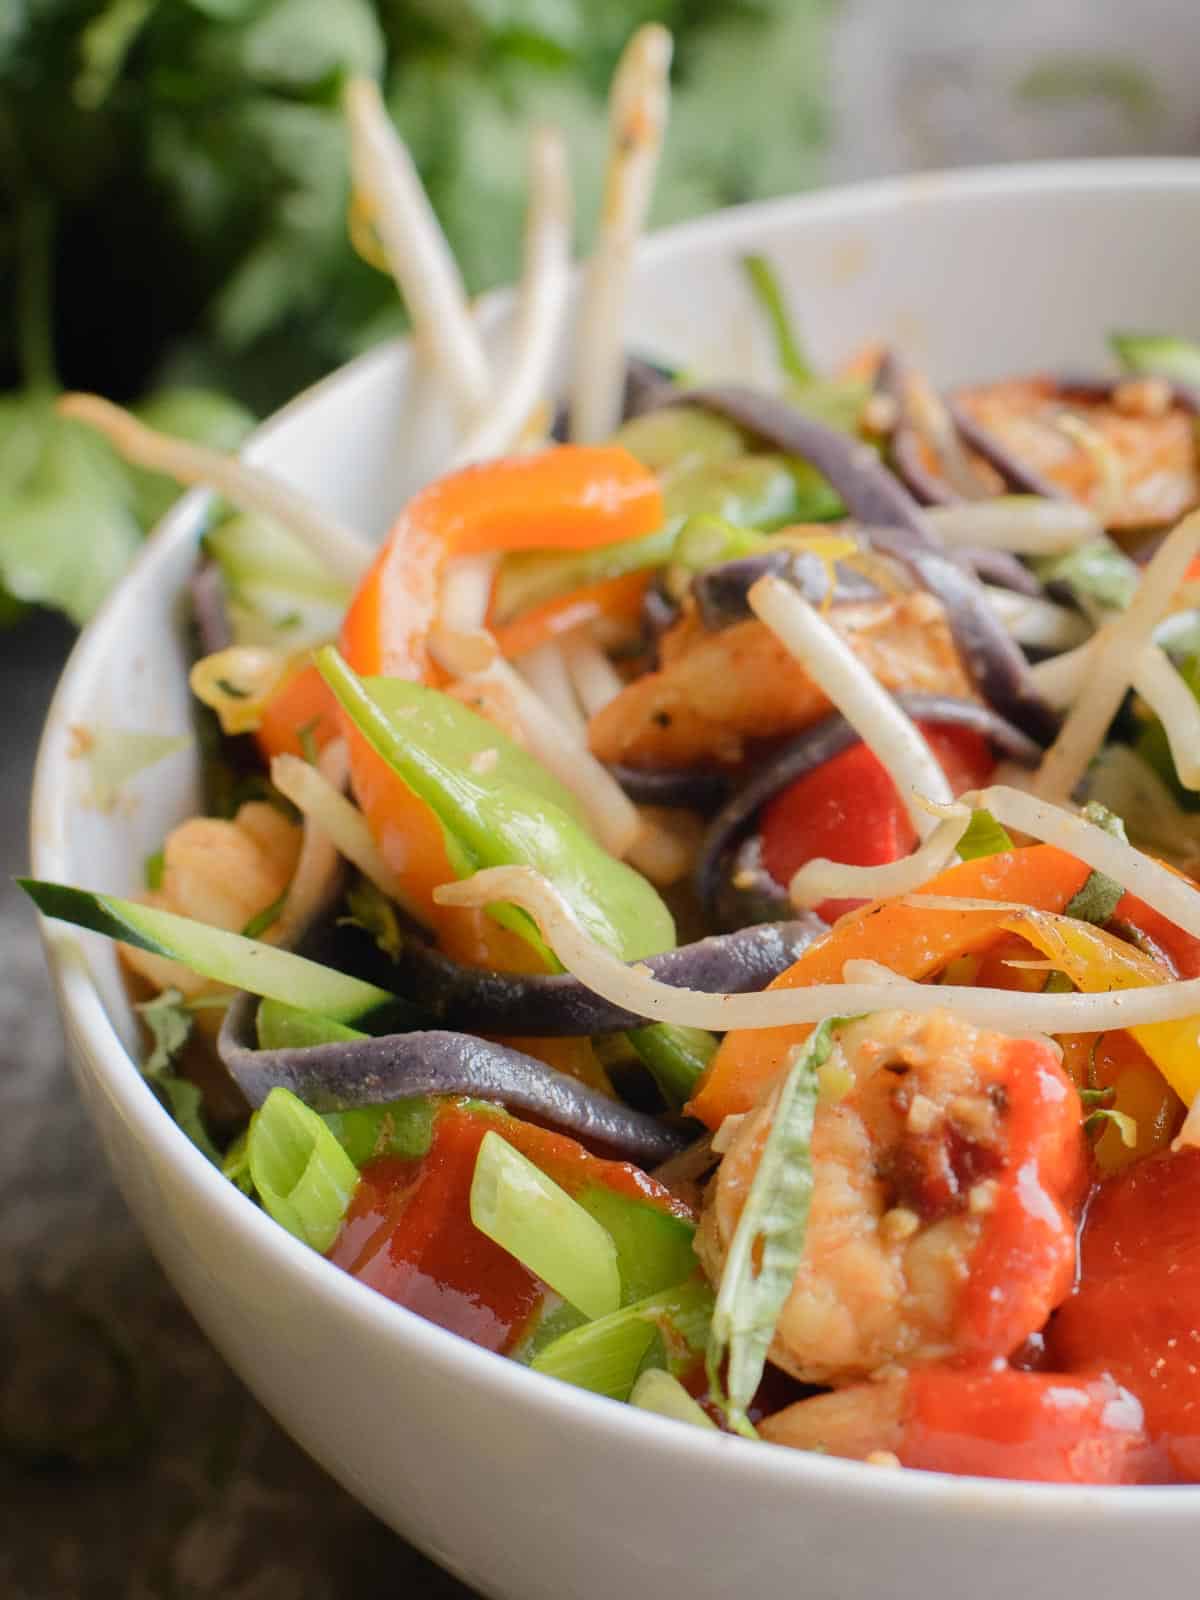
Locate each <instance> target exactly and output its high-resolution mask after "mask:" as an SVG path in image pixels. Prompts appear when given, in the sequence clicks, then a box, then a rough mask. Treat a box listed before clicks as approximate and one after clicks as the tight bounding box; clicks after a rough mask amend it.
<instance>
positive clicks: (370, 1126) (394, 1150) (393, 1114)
mask: <svg viewBox="0 0 1200 1600" xmlns="http://www.w3.org/2000/svg"><path fill="white" fill-rule="evenodd" d="M435 1109H436V1108H435V1106H434V1102H433V1101H432V1100H430V1099H429V1098H428V1097H427V1096H425V1095H414V1096H412V1097H411V1098H410V1099H407V1100H389V1101H388V1102H387V1103H386V1104H384V1105H381V1106H355V1107H353V1108H352V1109H351V1110H349V1111H326V1112H325V1113H324V1114H323V1115H322V1118H321V1120H322V1122H324V1124H325V1126H326V1127H327V1128H328V1129H329V1131H330V1133H332V1134H333V1136H334V1138H335V1139H336V1140H337V1142H338V1143H339V1144H340V1145H341V1147H342V1149H343V1150H344V1151H345V1152H346V1154H347V1155H348V1156H349V1157H350V1159H351V1161H353V1163H354V1165H355V1166H356V1167H364V1166H365V1165H366V1164H367V1162H368V1161H374V1160H375V1159H376V1157H378V1156H397V1157H399V1158H400V1159H401V1160H404V1161H416V1160H417V1159H418V1158H419V1157H421V1156H423V1155H425V1153H426V1152H427V1151H428V1149H429V1146H430V1145H431V1144H432V1142H433V1118H434V1112H435Z"/></svg>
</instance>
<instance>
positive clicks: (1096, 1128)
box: [1083, 1106, 1138, 1150]
mask: <svg viewBox="0 0 1200 1600" xmlns="http://www.w3.org/2000/svg"><path fill="white" fill-rule="evenodd" d="M1110 1127H1114V1128H1116V1130H1117V1133H1118V1134H1119V1135H1120V1139H1121V1143H1122V1144H1123V1145H1124V1146H1125V1148H1126V1150H1136V1149H1137V1142H1138V1125H1137V1118H1136V1117H1131V1116H1129V1115H1128V1113H1127V1112H1124V1111H1114V1110H1113V1109H1112V1107H1111V1106H1100V1107H1099V1108H1098V1109H1097V1110H1096V1111H1093V1112H1092V1113H1091V1114H1090V1115H1089V1116H1087V1117H1085V1118H1084V1123H1083V1131H1084V1133H1086V1134H1087V1136H1088V1138H1089V1139H1090V1140H1091V1141H1092V1142H1093V1144H1094V1143H1096V1141H1097V1140H1099V1139H1100V1138H1101V1137H1102V1136H1103V1135H1104V1134H1105V1133H1106V1132H1107V1131H1108V1129H1109V1128H1110Z"/></svg>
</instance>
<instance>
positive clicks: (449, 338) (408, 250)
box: [343, 77, 491, 424]
mask: <svg viewBox="0 0 1200 1600" xmlns="http://www.w3.org/2000/svg"><path fill="white" fill-rule="evenodd" d="M343 105H344V108H345V113H346V121H347V124H348V126H349V130H350V170H351V174H352V176H353V180H354V186H355V189H356V190H357V192H358V193H359V194H360V195H362V196H363V197H364V198H365V199H366V201H367V204H368V206H369V207H370V211H371V217H372V220H373V222H374V224H375V230H376V232H377V233H378V235H379V241H380V244H381V245H382V246H383V253H384V255H385V256H386V257H387V262H388V265H389V266H390V268H391V270H392V276H393V277H394V278H395V280H396V283H397V284H398V286H399V289H400V293H401V294H402V295H403V297H404V302H405V305H406V306H407V307H408V310H409V314H410V316H411V317H412V320H413V325H414V327H415V328H416V330H417V333H418V335H419V337H420V338H421V340H422V341H423V342H425V343H426V344H427V346H428V348H429V349H430V350H431V351H432V352H433V355H434V360H435V362H436V365H437V368H438V370H439V372H440V373H441V375H442V376H443V378H444V379H445V382H446V384H447V386H448V387H449V388H450V390H451V392H452V394H453V395H454V399H455V403H456V404H457V406H458V407H459V409H460V411H461V413H462V415H463V417H464V419H466V421H467V422H468V424H470V423H473V422H474V421H475V419H476V418H477V417H479V416H480V415H481V414H482V413H483V410H484V408H485V407H486V405H487V403H488V395H489V392H490V389H491V373H490V371H489V367H488V359H487V355H486V353H485V351H484V348H483V342H482V340H481V339H480V337H479V331H478V329H477V328H476V326H475V323H474V321H473V319H472V317H471V311H470V306H469V304H468V301H467V293H466V289H465V288H464V286H463V281H462V276H461V274H460V273H459V270H458V267H457V265H456V263H455V260H454V256H453V253H452V252H451V249H450V246H449V244H448V243H447V242H446V236H445V234H444V233H443V232H442V230H441V226H440V225H439V223H438V220H437V217H436V216H435V215H434V211H433V207H432V206H431V205H430V203H429V197H428V195H427V194H426V193H425V190H424V187H423V186H422V184H421V180H420V177H419V176H418V174H417V169H416V166H415V165H414V163H413V159H412V156H411V155H410V154H409V152H408V148H407V146H406V145H405V143H404V141H403V140H402V139H401V137H400V135H399V134H398V133H397V132H396V129H395V127H394V125H393V123H392V120H391V118H390V117H389V116H388V113H387V108H386V107H385V105H384V103H383V98H382V96H381V95H380V93H379V89H378V87H377V86H376V84H375V83H374V82H373V81H372V80H371V79H370V78H361V77H360V78H351V79H350V81H349V82H348V83H347V85H346V90H345V95H344V99H343Z"/></svg>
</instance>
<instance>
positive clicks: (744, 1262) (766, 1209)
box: [706, 1017, 845, 1438]
mask: <svg viewBox="0 0 1200 1600" xmlns="http://www.w3.org/2000/svg"><path fill="white" fill-rule="evenodd" d="M844 1020H845V1019H844V1018H839V1017H833V1018H830V1019H828V1020H827V1021H825V1022H822V1023H821V1024H820V1025H819V1026H818V1027H817V1028H816V1029H814V1031H813V1033H812V1034H811V1035H810V1036H809V1038H808V1039H807V1040H806V1041H805V1043H804V1044H803V1045H801V1046H799V1047H798V1048H797V1049H796V1051H795V1052H794V1053H793V1059H792V1062H791V1065H790V1066H789V1068H788V1071H787V1075H786V1077H785V1078H784V1080H783V1085H782V1087H781V1089H780V1091H779V1099H778V1101H777V1103H776V1107H775V1115H774V1118H773V1120H772V1123H771V1131H770V1133H769V1134H768V1135H767V1141H766V1144H765V1145H764V1147H763V1152H762V1156H761V1157H760V1159H759V1163H758V1169H757V1171H756V1172H755V1174H754V1179H753V1181H752V1183H751V1185H750V1190H749V1193H748V1194H747V1196H746V1204H745V1206H744V1207H743V1209H742V1215H741V1217H740V1219H739V1221H738V1225H737V1228H736V1229H735V1231H734V1235H733V1239H732V1240H731V1242H730V1245H729V1251H728V1254H727V1255H726V1258H725V1267H724V1271H723V1272H722V1274H721V1287H720V1289H719V1290H718V1292H717V1302H716V1306H715V1307H714V1309H713V1317H712V1328H711V1332H710V1335H709V1341H708V1350H707V1357H706V1365H707V1369H708V1384H709V1393H710V1394H711V1396H712V1397H713V1399H714V1401H715V1402H716V1404H717V1405H719V1406H720V1408H721V1410H722V1412H723V1413H724V1415H725V1418H726V1421H727V1422H728V1423H729V1425H730V1427H732V1428H733V1429H735V1430H736V1431H737V1432H738V1433H741V1434H743V1435H745V1436H746V1437H747V1438H755V1437H756V1433H755V1429H754V1425H753V1423H752V1422H751V1421H750V1418H749V1416H748V1408H749V1406H750V1402H751V1401H752V1400H753V1398H754V1394H755V1391H756V1390H757V1388H758V1385H759V1383H760V1381H761V1379H762V1373H763V1366H764V1364H765V1362H766V1358H767V1351H768V1350H769V1349H770V1347H771V1340H772V1339H773V1338H774V1337H775V1325H776V1323H777V1322H778V1320H779V1313H780V1311H781V1310H782V1309H783V1304H784V1301H785V1300H786V1299H787V1297H788V1294H789V1292H790V1291H791V1287H792V1282H793V1279H794V1278H795V1276H796V1268H797V1266H798V1265H799V1263H800V1259H801V1257H802V1256H803V1254H804V1241H805V1236H806V1233H807V1229H808V1211H809V1205H810V1203H811V1200H812V1188H813V1174H812V1131H813V1120H814V1117H815V1115H816V1109H817V1092H818V1080H817V1072H818V1069H819V1068H820V1067H822V1066H823V1065H824V1064H825V1062H826V1061H827V1060H828V1059H829V1057H830V1055H831V1053H832V1051H833V1046H834V1029H835V1028H837V1027H838V1026H840V1024H841V1023H842V1022H843V1021H844ZM723 1368H726V1369H727V1370H725V1371H723V1370H722V1369H723Z"/></svg>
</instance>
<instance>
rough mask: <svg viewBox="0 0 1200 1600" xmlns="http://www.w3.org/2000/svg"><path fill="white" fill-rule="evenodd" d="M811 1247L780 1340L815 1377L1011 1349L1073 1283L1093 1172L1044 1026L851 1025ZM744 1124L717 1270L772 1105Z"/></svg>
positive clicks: (841, 1056)
mask: <svg viewBox="0 0 1200 1600" xmlns="http://www.w3.org/2000/svg"><path fill="white" fill-rule="evenodd" d="M822 1072H823V1076H824V1078H825V1081H826V1082H827V1083H832V1084H834V1085H836V1086H837V1087H838V1088H841V1089H844V1091H845V1092H844V1093H843V1094H842V1096H841V1098H840V1099H838V1100H836V1102H829V1101H823V1103H822V1104H821V1105H820V1106H819V1107H818V1110H817V1116H816V1125H815V1128H814V1132H813V1140H812V1163H813V1174H814V1188H813V1197H812V1207H811V1210H810V1213H809V1220H808V1232H807V1239H806V1244H805V1251H804V1256H803V1258H802V1260H801V1263H800V1266H799V1269H798V1271H797V1273H796V1277H795V1281H794V1283H793V1285H792V1289H791V1293H790V1294H789V1296H788V1299H787V1301H786V1302H785V1304H784V1307H783V1311H782V1313H781V1315H780V1318H779V1322H778V1325H777V1328H776V1333H775V1339H774V1342H773V1344H772V1346H771V1351H770V1358H771V1360H772V1361H774V1362H775V1364H776V1365H777V1366H780V1367H783V1368H785V1369H786V1370H787V1371H788V1372H791V1373H792V1374H793V1375H794V1376H795V1377H797V1378H800V1379H802V1380H803V1381H805V1382H809V1383H826V1384H845V1383H852V1382H855V1381H856V1380H858V1379H861V1378H866V1377H870V1376H871V1375H872V1374H876V1373H879V1372H881V1371H884V1370H887V1369H889V1368H890V1367H892V1366H901V1367H908V1366H915V1365H923V1364H928V1363H934V1362H941V1361H946V1360H948V1359H951V1358H954V1359H960V1360H964V1359H966V1360H974V1361H986V1360H991V1359H994V1358H999V1357H1004V1356H1007V1355H1008V1354H1010V1353H1011V1352H1012V1351H1013V1350H1015V1349H1016V1348H1017V1346H1018V1345H1020V1344H1021V1343H1022V1342H1023V1341H1024V1340H1025V1339H1026V1338H1028V1336H1029V1335H1030V1334H1032V1333H1034V1332H1036V1331H1037V1330H1038V1329H1039V1328H1040V1327H1041V1326H1042V1325H1043V1323H1044V1322H1045V1321H1046V1318H1047V1317H1048V1316H1049V1314H1050V1312H1051V1311H1052V1310H1053V1309H1054V1307H1055V1306H1056V1305H1058V1304H1059V1302H1060V1301H1061V1300H1063V1299H1064V1298H1065V1296H1066V1295H1067V1294H1068V1293H1069V1291H1070V1288H1071V1283H1072V1277H1073V1273H1074V1268H1075V1222H1074V1216H1073V1211H1074V1208H1075V1206H1076V1203H1077V1202H1078V1201H1079V1200H1080V1199H1081V1198H1082V1194H1083V1190H1084V1185H1085V1183H1086V1156H1085V1146H1084V1139H1083V1134H1082V1132H1081V1128H1080V1103H1079V1097H1078V1094H1077V1093H1076V1091H1075V1089H1074V1087H1073V1086H1072V1084H1071V1082H1070V1080H1069V1079H1068V1078H1067V1076H1066V1074H1065V1073H1064V1072H1063V1070H1062V1067H1061V1065H1060V1063H1059V1059H1058V1054H1057V1051H1056V1049H1055V1047H1054V1046H1053V1045H1052V1044H1051V1043H1049V1041H1045V1040H1034V1039H1012V1038H1009V1037H1008V1036H1007V1035H1004V1034H998V1033H985V1032H982V1031H980V1030H979V1029H977V1028H973V1027H971V1026H970V1025H969V1024H967V1023H965V1022H961V1021H959V1020H957V1019H956V1018H954V1017H952V1016H950V1015H949V1014H948V1013H946V1012H931V1013H930V1014H928V1015H927V1016H914V1015H912V1014H910V1013H906V1012H900V1011H897V1012H887V1013H882V1014H879V1015H876V1016H872V1017H868V1018H866V1019H864V1020H863V1021H861V1022H857V1023H853V1024H851V1025H850V1026H848V1027H846V1028H845V1029H844V1030H843V1032H842V1034H841V1037H840V1042H839V1045H838V1047H837V1049H836V1051H835V1055H834V1056H833V1057H831V1059H830V1063H829V1064H827V1067H826V1068H823V1069H822ZM777 1093H778V1090H777V1088H772V1089H769V1090H768V1091H767V1093H766V1095H765V1097H764V1099H763V1100H762V1101H761V1102H760V1104H759V1105H758V1106H757V1107H756V1108H755V1109H754V1110H753V1111H751V1112H750V1113H748V1114H747V1115H746V1117H745V1118H744V1120H743V1121H742V1122H741V1123H740V1124H739V1125H738V1127H737V1131H736V1133H735V1134H734V1136H733V1140H732V1143H731V1145H730V1148H729V1151H728V1153H727V1154H726V1156H725V1158H724V1160H723V1161H722V1163H721V1167H720V1169H719V1171H718V1174H717V1178H716V1181H715V1183H714V1184H713V1185H712V1187H711V1189H710V1192H709V1202H708V1206H707V1209H706V1211H705V1215H704V1219H703V1223H702V1226H701V1229H700V1234H699V1237H698V1240H697V1248H698V1250H699V1251H700V1255H701V1259H702V1260H703V1262H704V1265H705V1268H706V1270H707V1271H708V1274H709V1276H710V1277H711V1278H712V1279H713V1280H714V1281H718V1280H719V1278H720V1272H721V1266H722V1262H723V1258H724V1255H725V1251H726V1249H727V1247H728V1243H729V1241H730V1239H731V1237H732V1235H733V1231H734V1229H735V1228H736V1226H737V1221H738V1217H739V1215H740V1213H741V1209H742V1205H743V1203H744V1198H745V1195H746V1191H747V1188H748V1186H749V1184H750V1182H751V1179H752V1178H753V1176H754V1171H755V1168H756V1166H757V1164H758V1160H759V1156H760V1154H761V1151H762V1148H763V1145H764V1143H765V1140H766V1135H767V1132H768V1130H769V1127H770V1123H771V1118H772V1115H773V1113H774V1109H775V1103H776V1096H777Z"/></svg>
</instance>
